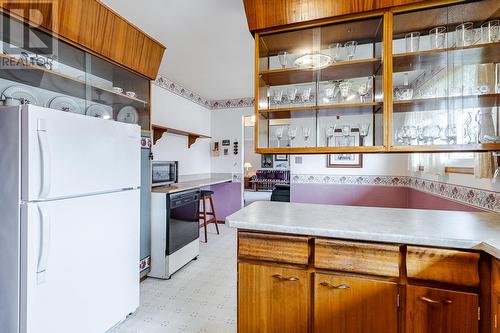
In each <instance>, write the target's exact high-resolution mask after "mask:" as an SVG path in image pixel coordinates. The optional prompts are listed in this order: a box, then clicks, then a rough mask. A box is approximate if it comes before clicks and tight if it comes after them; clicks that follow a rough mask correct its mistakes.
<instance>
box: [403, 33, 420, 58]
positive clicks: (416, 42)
mask: <svg viewBox="0 0 500 333" xmlns="http://www.w3.org/2000/svg"><path fill="white" fill-rule="evenodd" d="M405 42H406V52H407V53H409V52H418V49H419V47H420V32H409V33H407V34H406V35H405Z"/></svg>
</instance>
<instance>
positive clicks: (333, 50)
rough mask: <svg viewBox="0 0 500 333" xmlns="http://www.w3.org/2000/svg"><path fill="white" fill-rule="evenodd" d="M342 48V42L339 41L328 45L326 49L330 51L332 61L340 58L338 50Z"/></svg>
mask: <svg viewBox="0 0 500 333" xmlns="http://www.w3.org/2000/svg"><path fill="white" fill-rule="evenodd" d="M341 49H342V44H340V43H332V44H330V45H328V50H329V51H330V56H331V57H332V59H333V61H334V62H336V61H338V60H339V58H340V50H341Z"/></svg>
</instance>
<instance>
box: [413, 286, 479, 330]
mask: <svg viewBox="0 0 500 333" xmlns="http://www.w3.org/2000/svg"><path fill="white" fill-rule="evenodd" d="M406 297H407V298H406V311H407V312H406V333H477V332H478V296H477V295H476V294H471V293H463V292H456V291H449V290H441V289H434V288H427V287H417V286H408V287H407V288H406Z"/></svg>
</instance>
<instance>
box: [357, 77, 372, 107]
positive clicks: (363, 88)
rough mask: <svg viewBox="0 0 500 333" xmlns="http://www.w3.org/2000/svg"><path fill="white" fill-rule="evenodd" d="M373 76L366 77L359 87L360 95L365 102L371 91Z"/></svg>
mask: <svg viewBox="0 0 500 333" xmlns="http://www.w3.org/2000/svg"><path fill="white" fill-rule="evenodd" d="M372 77H373V76H370V77H368V78H367V79H366V81H365V82H364V83H363V84H361V85H360V86H359V88H358V94H359V97H360V98H361V103H365V97H366V96H367V95H368V94H369V93H370V91H371V83H372Z"/></svg>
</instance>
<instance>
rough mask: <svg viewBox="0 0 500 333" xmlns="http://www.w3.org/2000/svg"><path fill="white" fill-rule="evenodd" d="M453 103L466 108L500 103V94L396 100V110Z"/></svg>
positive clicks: (441, 106)
mask: <svg viewBox="0 0 500 333" xmlns="http://www.w3.org/2000/svg"><path fill="white" fill-rule="evenodd" d="M450 105H453V106H455V107H460V108H464V109H466V108H467V109H468V108H476V107H477V108H479V107H494V106H498V105H500V94H484V95H472V96H453V97H435V98H422V99H412V100H405V101H396V102H394V107H393V110H394V112H413V111H432V110H445V109H446V108H447V107H448V106H450Z"/></svg>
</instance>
